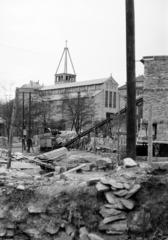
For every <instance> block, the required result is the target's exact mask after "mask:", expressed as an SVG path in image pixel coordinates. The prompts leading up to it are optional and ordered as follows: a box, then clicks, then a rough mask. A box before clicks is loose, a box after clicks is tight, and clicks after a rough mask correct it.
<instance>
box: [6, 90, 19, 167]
mask: <svg viewBox="0 0 168 240" xmlns="http://www.w3.org/2000/svg"><path fill="white" fill-rule="evenodd" d="M17 98H18V91H17V89H16V91H15V99H14V102H13V108H12V117H11V124H10V129H9V147H8V162H7V168H8V169H9V168H10V167H11V161H12V156H11V152H12V139H13V128H14V122H15V118H16V110H17V109H16V108H17Z"/></svg>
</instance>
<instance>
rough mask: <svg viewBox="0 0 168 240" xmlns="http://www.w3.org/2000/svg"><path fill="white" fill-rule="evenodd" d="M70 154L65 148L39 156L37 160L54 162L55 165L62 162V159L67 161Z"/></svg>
mask: <svg viewBox="0 0 168 240" xmlns="http://www.w3.org/2000/svg"><path fill="white" fill-rule="evenodd" d="M67 154H68V150H67V148H65V147H62V148H59V149H55V150H53V151H49V152H47V153H44V154H41V155H38V156H37V158H38V159H41V160H43V161H46V162H47V161H48V160H49V161H50V162H51V161H52V162H53V164H54V161H61V160H62V159H66V158H67Z"/></svg>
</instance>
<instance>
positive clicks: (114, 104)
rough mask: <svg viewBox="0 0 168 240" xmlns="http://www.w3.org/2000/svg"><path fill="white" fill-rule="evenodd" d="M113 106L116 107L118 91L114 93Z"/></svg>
mask: <svg viewBox="0 0 168 240" xmlns="http://www.w3.org/2000/svg"><path fill="white" fill-rule="evenodd" d="M113 108H116V92H114V94H113Z"/></svg>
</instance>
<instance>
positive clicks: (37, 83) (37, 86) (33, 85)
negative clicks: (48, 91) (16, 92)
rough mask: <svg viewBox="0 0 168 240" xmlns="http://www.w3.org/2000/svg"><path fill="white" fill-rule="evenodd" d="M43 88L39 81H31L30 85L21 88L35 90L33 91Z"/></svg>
mask: <svg viewBox="0 0 168 240" xmlns="http://www.w3.org/2000/svg"><path fill="white" fill-rule="evenodd" d="M41 87H42V85H40V83H39V81H37V82H34V81H32V80H30V82H29V83H27V84H24V85H22V86H21V88H33V89H40V88H41Z"/></svg>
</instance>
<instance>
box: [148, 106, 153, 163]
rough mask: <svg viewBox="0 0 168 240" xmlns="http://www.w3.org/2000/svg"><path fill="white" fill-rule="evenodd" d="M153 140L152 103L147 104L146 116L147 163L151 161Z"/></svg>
mask: <svg viewBox="0 0 168 240" xmlns="http://www.w3.org/2000/svg"><path fill="white" fill-rule="evenodd" d="M152 157H153V141H152V105H150V106H149V116H148V163H149V164H151V163H152Z"/></svg>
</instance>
